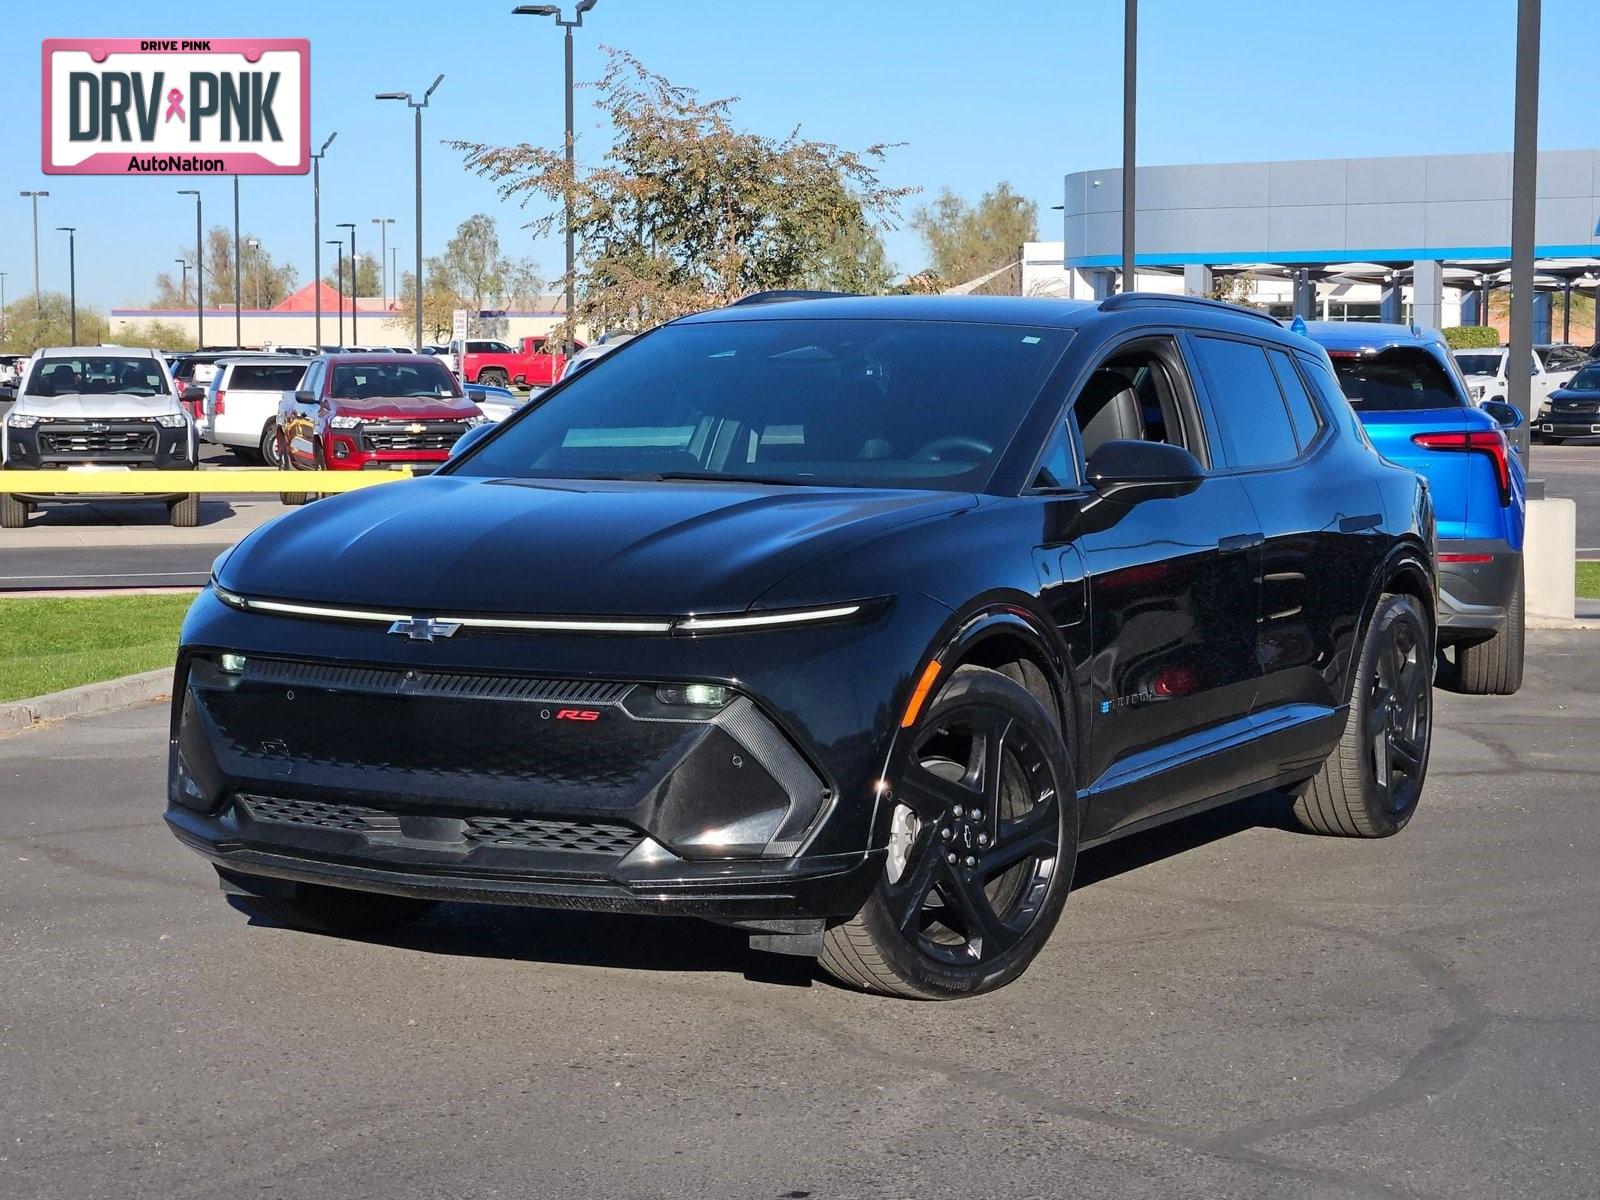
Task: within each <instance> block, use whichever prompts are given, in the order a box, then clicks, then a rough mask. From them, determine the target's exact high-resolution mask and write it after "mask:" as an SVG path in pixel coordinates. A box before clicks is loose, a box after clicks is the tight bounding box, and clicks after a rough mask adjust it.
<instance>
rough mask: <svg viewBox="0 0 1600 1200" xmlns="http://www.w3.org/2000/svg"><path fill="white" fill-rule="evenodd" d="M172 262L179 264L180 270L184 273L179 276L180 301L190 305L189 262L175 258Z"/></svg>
mask: <svg viewBox="0 0 1600 1200" xmlns="http://www.w3.org/2000/svg"><path fill="white" fill-rule="evenodd" d="M172 261H173V262H175V263H177V264H178V269H179V271H181V272H182V274H180V275H179V276H178V299H179V300H180V301H181V302H182V303H184V304H187V303H189V260H188V259H187V258H175V259H173V260H172Z"/></svg>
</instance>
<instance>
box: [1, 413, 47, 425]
mask: <svg viewBox="0 0 1600 1200" xmlns="http://www.w3.org/2000/svg"><path fill="white" fill-rule="evenodd" d="M38 423H39V418H38V417H37V416H35V415H34V414H33V413H19V412H14V413H12V414H11V415H10V416H8V417H7V418H6V424H7V425H9V426H11V428H13V429H32V428H33V427H34V426H35V425H37V424H38Z"/></svg>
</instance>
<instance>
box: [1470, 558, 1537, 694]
mask: <svg viewBox="0 0 1600 1200" xmlns="http://www.w3.org/2000/svg"><path fill="white" fill-rule="evenodd" d="M1525 598H1526V596H1525V591H1524V587H1523V579H1522V572H1521V570H1520V569H1519V570H1518V572H1517V586H1516V588H1515V589H1514V590H1513V591H1512V593H1511V603H1510V604H1508V605H1507V606H1506V627H1505V628H1504V629H1502V630H1501V631H1500V632H1499V633H1497V634H1495V635H1494V636H1493V637H1492V638H1490V639H1489V640H1488V641H1486V642H1473V643H1472V644H1471V645H1470V646H1457V647H1456V688H1457V690H1459V691H1462V692H1465V693H1466V694H1467V695H1469V696H1511V695H1515V694H1516V692H1517V689H1519V688H1520V687H1522V657H1523V643H1524V641H1525V637H1526V633H1527V614H1526V611H1525V605H1524V600H1525Z"/></svg>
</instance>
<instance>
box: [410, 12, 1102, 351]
mask: <svg viewBox="0 0 1600 1200" xmlns="http://www.w3.org/2000/svg"><path fill="white" fill-rule="evenodd" d="M596 2H597V0H578V3H577V4H576V6H574V8H573V14H572V20H570V21H569V20H567V19H566V18H565V17H563V16H562V15H561V6H560V5H559V4H519V5H517V7H516V8H514V9H512V10H511V14H512V16H517V17H554V18H555V19H556V24H557V25H559V26H561V28H562V29H563V30H565V31H566V37H565V41H566V59H567V187H566V193H567V195H566V224H567V281H566V282H567V336H566V339H565V345H563V346H562V350H563V352H564V353H566V354H568V355H571V353H572V339H573V336H574V335H573V327H572V310H573V308H574V297H575V293H576V275H577V256H576V254H575V252H574V245H575V243H574V241H573V235H572V173H573V169H574V168H573V161H574V159H573V145H572V31H573V30H574V29H582V28H583V14H584V13H586V12H588V11H589V10H590V9H591V8H593V7H594V6H595V4H596ZM1133 2H1134V0H1128V3H1129V4H1132V3H1133ZM418 337H421V334H418Z"/></svg>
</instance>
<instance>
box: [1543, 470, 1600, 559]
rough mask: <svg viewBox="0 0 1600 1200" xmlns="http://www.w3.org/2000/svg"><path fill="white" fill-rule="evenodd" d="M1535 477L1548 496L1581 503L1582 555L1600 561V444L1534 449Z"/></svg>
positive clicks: (1579, 528)
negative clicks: (1543, 486)
mask: <svg viewBox="0 0 1600 1200" xmlns="http://www.w3.org/2000/svg"><path fill="white" fill-rule="evenodd" d="M1533 475H1534V477H1535V478H1538V479H1543V480H1544V481H1545V493H1546V495H1550V496H1564V497H1566V498H1568V499H1571V500H1576V501H1577V502H1578V555H1579V557H1581V558H1600V442H1580V443H1572V442H1569V443H1566V444H1563V445H1560V446H1534V447H1533Z"/></svg>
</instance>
